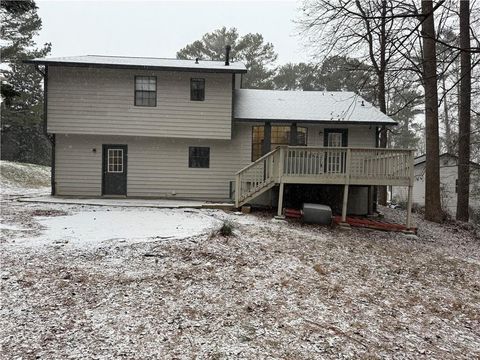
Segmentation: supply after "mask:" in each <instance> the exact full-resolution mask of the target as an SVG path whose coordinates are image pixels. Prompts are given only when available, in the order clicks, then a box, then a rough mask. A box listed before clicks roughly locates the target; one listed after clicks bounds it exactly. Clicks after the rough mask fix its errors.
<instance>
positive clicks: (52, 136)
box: [24, 61, 56, 195]
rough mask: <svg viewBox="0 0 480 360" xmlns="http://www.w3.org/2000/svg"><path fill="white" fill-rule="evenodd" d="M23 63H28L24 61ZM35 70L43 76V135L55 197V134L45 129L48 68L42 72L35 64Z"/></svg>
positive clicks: (52, 191)
mask: <svg viewBox="0 0 480 360" xmlns="http://www.w3.org/2000/svg"><path fill="white" fill-rule="evenodd" d="M24 63H28V62H27V61H24ZM35 70H36V71H37V72H38V73H40V74H41V75H42V76H43V133H44V135H45V136H46V137H47V139H48V140H49V141H50V144H51V145H52V154H51V156H50V161H51V163H50V169H51V176H50V181H51V188H52V190H51V194H52V195H55V193H56V189H55V134H49V133H48V128H47V120H48V111H47V109H48V66H47V65H45V68H44V71H42V70H41V69H40V67H39V66H38V65H37V64H35Z"/></svg>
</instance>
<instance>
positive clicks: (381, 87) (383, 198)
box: [378, 0, 387, 206]
mask: <svg viewBox="0 0 480 360" xmlns="http://www.w3.org/2000/svg"><path fill="white" fill-rule="evenodd" d="M386 16H387V2H386V1H385V0H383V1H382V20H381V21H382V22H381V27H380V61H379V62H380V63H379V71H378V105H379V106H380V111H381V112H383V113H384V114H386V113H387V100H386V94H385V93H386V86H385V69H386V67H387V62H386V55H385V54H386V46H387V37H386V21H387V20H386ZM380 147H381V148H386V147H387V128H386V126H385V125H384V126H382V127H381V129H380ZM378 203H379V204H380V205H383V206H385V205H387V187H386V186H379V187H378Z"/></svg>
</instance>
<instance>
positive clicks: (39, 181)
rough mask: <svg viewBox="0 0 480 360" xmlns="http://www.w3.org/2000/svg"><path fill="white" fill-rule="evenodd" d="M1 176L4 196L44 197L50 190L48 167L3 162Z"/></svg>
mask: <svg viewBox="0 0 480 360" xmlns="http://www.w3.org/2000/svg"><path fill="white" fill-rule="evenodd" d="M0 174H1V177H0V194H1V195H2V196H22V195H43V194H47V193H48V192H49V190H50V189H49V186H50V168H49V167H48V166H42V165H35V164H25V163H17V162H13V161H5V160H1V161H0Z"/></svg>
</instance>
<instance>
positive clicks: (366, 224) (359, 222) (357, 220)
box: [333, 216, 417, 234]
mask: <svg viewBox="0 0 480 360" xmlns="http://www.w3.org/2000/svg"><path fill="white" fill-rule="evenodd" d="M333 221H334V222H335V223H336V224H340V223H341V222H342V217H341V216H334V218H333ZM346 222H347V224H349V225H350V226H354V227H363V228H368V229H375V230H383V231H398V232H413V233H415V234H416V233H417V228H416V227H412V228H407V227H406V226H405V225H402V224H395V223H390V222H387V221H380V220H374V219H368V218H364V217H358V216H347V221H346Z"/></svg>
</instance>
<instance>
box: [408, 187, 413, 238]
mask: <svg viewBox="0 0 480 360" xmlns="http://www.w3.org/2000/svg"><path fill="white" fill-rule="evenodd" d="M412 192H413V186H409V187H408V203H407V230H409V229H410V228H411V227H412Z"/></svg>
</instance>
